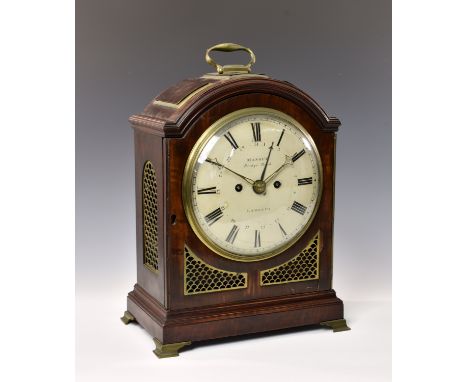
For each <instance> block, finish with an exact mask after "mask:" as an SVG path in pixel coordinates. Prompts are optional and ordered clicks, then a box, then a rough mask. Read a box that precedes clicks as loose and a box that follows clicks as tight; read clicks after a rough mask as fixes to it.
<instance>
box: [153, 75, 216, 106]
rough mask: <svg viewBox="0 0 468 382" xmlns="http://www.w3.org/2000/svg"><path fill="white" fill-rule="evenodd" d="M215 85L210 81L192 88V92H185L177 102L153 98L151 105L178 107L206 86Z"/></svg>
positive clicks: (205, 88)
mask: <svg viewBox="0 0 468 382" xmlns="http://www.w3.org/2000/svg"><path fill="white" fill-rule="evenodd" d="M214 85H216V83H214V82H210V83H208V84H205V85H203V86H201V87H199V88H198V89H197V90H194V91H193V92H192V93H189V94H187V95H186V96H185V97H184V98H183V99H182V100H180V101H179V102H178V103H172V102H167V101H160V100H155V101H153V105H158V106H164V107H169V108H171V109H180V108H181V107H182V106H184V105H185V104H186V103H187V102H188V101H189V100H190V99H192V98H193V97H195V96H196V95H197V94H198V93H201V92H202V91H204V90H207V89H208V88H210V87H212V86H214Z"/></svg>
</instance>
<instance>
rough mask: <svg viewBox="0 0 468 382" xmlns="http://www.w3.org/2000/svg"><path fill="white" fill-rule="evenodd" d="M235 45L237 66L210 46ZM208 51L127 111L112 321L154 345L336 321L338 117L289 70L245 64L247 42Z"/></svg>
mask: <svg viewBox="0 0 468 382" xmlns="http://www.w3.org/2000/svg"><path fill="white" fill-rule="evenodd" d="M237 50H243V51H246V52H248V53H249V55H250V62H249V63H248V64H247V65H224V66H222V65H220V64H218V63H216V62H215V61H214V60H213V58H212V57H211V55H210V54H212V53H211V52H212V51H223V52H232V51H237ZM206 61H207V62H208V63H209V64H211V65H213V66H214V67H215V68H216V73H210V74H206V75H203V76H201V77H199V78H194V79H187V80H183V81H182V82H180V83H178V84H177V85H174V86H172V87H170V88H168V89H167V90H165V91H163V92H162V93H161V94H160V95H159V96H157V97H156V98H155V99H153V100H152V101H151V102H150V103H149V104H148V106H146V108H145V109H144V112H143V113H141V114H137V115H133V116H132V117H131V118H130V122H131V125H132V127H133V129H134V141H135V181H136V222H137V223H136V235H137V284H136V285H135V287H134V289H133V291H131V292H130V293H129V294H128V297H127V310H126V311H125V313H124V316H123V317H122V321H123V322H124V323H126V324H127V323H129V322H131V321H136V322H138V323H139V324H140V325H141V326H142V327H143V328H144V329H145V330H146V331H147V332H149V333H150V334H151V336H152V337H153V338H154V341H155V343H156V349H155V350H154V353H155V354H156V355H157V356H158V357H169V356H176V355H178V353H179V350H180V349H181V348H183V347H184V346H187V345H190V344H191V342H193V341H203V340H208V339H214V338H221V337H228V336H237V335H242V334H248V333H255V332H263V331H272V330H278V329H283V328H289V327H297V326H304V325H313V324H321V325H324V326H327V327H330V328H332V329H333V330H334V331H342V330H348V329H349V328H348V327H347V326H346V321H345V320H344V319H343V302H342V301H341V300H340V299H339V298H338V297H337V296H336V294H335V291H334V290H333V289H332V256H333V214H334V177H335V142H336V132H337V130H338V127H339V125H340V121H339V120H338V119H337V118H334V117H329V116H327V114H326V113H325V112H324V111H323V109H322V108H321V107H320V106H319V105H318V104H317V102H315V101H314V100H313V99H312V98H311V97H309V96H308V95H307V94H306V93H304V92H303V91H301V90H300V89H298V88H297V87H295V86H294V85H292V84H290V83H289V82H286V81H279V80H275V79H272V78H270V77H268V76H266V75H260V74H253V73H251V67H252V65H253V64H254V62H255V56H254V53H253V52H252V51H251V50H250V49H248V48H245V47H243V46H240V45H237V44H231V43H224V44H219V45H216V46H214V47H212V48H210V49H208V50H207V52H206Z"/></svg>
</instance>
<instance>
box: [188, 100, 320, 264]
mask: <svg viewBox="0 0 468 382" xmlns="http://www.w3.org/2000/svg"><path fill="white" fill-rule="evenodd" d="M321 174H322V168H321V161H320V157H319V154H318V151H317V149H316V147H315V144H314V142H313V140H312V138H311V137H310V135H309V134H308V133H307V131H306V130H305V129H304V128H303V127H302V126H301V125H300V124H299V123H298V122H297V121H295V120H293V119H292V118H291V117H289V116H287V115H285V114H283V113H280V112H278V111H275V110H272V109H267V108H250V109H243V110H241V111H238V112H235V113H232V114H229V115H227V116H226V117H224V118H222V119H221V120H219V121H218V122H216V123H215V124H214V125H212V126H211V127H210V128H209V129H208V130H207V131H206V132H205V133H204V135H203V136H202V137H201V138H200V140H199V141H198V142H197V144H196V145H195V147H194V149H193V150H192V152H191V154H190V157H189V160H188V162H187V166H186V169H185V173H184V207H185V210H186V213H187V216H188V217H189V221H190V223H191V225H192V228H193V229H194V231H195V232H196V234H197V235H198V237H199V238H200V239H201V240H202V241H203V242H204V243H205V244H206V245H208V246H209V247H210V248H211V249H212V250H214V251H215V252H217V253H219V254H221V255H223V256H226V257H229V258H234V259H239V260H243V261H254V260H258V259H263V258H267V257H271V256H273V255H275V254H278V253H280V252H281V251H283V250H284V249H286V248H288V247H289V246H291V245H292V244H293V243H294V242H295V241H296V240H297V239H298V238H299V237H300V236H301V234H302V233H303V232H304V231H305V230H306V229H307V227H308V226H309V225H310V223H311V221H312V219H313V217H314V215H315V212H316V210H317V207H318V203H319V200H320V194H321V187H322V179H321Z"/></svg>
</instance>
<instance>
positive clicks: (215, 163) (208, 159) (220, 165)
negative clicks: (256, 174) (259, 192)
mask: <svg viewBox="0 0 468 382" xmlns="http://www.w3.org/2000/svg"><path fill="white" fill-rule="evenodd" d="M205 161H206V162H208V163H211V164H214V165H215V166H218V167H221V168H224V169H226V170H228V171H229V172H232V173H233V174H234V175H237V176H238V177H240V178H242V179H244V180H245V181H246V182H247V183H249V184H254V183H255V182H254V181H253V180H252V179H250V178H247V177H246V176H244V175H241V174H239V173H238V172H235V171H234V170H231V169H230V168H229V167H226V166H224V165H222V164H221V163H219V162H218V161H217V160H216V159H215V160H212V159H210V158H206V159H205Z"/></svg>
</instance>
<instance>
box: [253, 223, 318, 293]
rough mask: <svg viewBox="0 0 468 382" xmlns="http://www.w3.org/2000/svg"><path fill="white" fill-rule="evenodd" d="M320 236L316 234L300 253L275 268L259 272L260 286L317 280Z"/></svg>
mask: <svg viewBox="0 0 468 382" xmlns="http://www.w3.org/2000/svg"><path fill="white" fill-rule="evenodd" d="M319 247H320V234H319V232H317V234H316V235H315V237H314V238H313V239H312V241H311V242H310V243H309V244H308V245H307V247H305V248H304V249H303V250H302V251H301V253H299V254H298V255H296V256H294V257H293V258H292V259H291V260H289V261H287V262H285V263H283V264H280V265H278V266H276V267H273V268H269V269H265V270H264V271H261V272H260V285H275V284H285V283H291V282H297V281H307V280H316V279H318V278H319V271H318V270H319Z"/></svg>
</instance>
